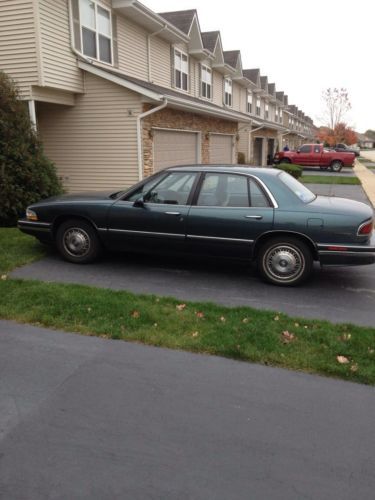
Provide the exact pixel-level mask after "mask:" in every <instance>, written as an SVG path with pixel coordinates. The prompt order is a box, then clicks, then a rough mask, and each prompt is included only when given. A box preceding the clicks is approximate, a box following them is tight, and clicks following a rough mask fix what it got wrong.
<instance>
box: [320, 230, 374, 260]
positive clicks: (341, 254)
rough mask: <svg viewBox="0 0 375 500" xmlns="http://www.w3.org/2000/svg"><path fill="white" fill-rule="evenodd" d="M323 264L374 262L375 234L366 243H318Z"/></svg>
mask: <svg viewBox="0 0 375 500" xmlns="http://www.w3.org/2000/svg"><path fill="white" fill-rule="evenodd" d="M318 255H319V260H320V263H321V264H322V265H324V266H362V265H366V264H374V263H375V234H373V236H372V238H371V240H370V242H369V243H368V244H366V245H342V244H339V245H337V244H336V245H335V244H318Z"/></svg>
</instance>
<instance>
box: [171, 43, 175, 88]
mask: <svg viewBox="0 0 375 500" xmlns="http://www.w3.org/2000/svg"><path fill="white" fill-rule="evenodd" d="M171 86H172V87H174V86H175V77H174V47H173V46H172V47H171Z"/></svg>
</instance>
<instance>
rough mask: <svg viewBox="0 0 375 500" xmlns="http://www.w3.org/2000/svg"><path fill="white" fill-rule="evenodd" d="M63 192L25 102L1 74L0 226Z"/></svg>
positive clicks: (11, 83) (6, 77)
mask: <svg viewBox="0 0 375 500" xmlns="http://www.w3.org/2000/svg"><path fill="white" fill-rule="evenodd" d="M61 191H62V188H61V184H60V181H59V180H58V178H57V175H56V170H55V167H54V165H53V164H52V163H51V162H50V161H49V160H48V159H47V158H46V156H45V155H44V153H43V148H42V144H41V142H40V141H39V140H38V137H37V135H36V134H35V132H34V130H33V128H32V125H31V122H30V117H29V113H28V109H27V104H26V102H25V101H22V100H20V97H19V94H18V91H17V89H16V87H15V85H14V83H13V82H12V81H11V80H10V78H9V77H8V76H7V75H5V73H3V72H1V71H0V226H11V225H14V224H15V223H16V221H17V219H18V217H19V216H20V215H22V214H23V213H24V211H25V209H26V207H27V205H29V204H30V203H33V202H35V201H37V200H40V199H41V198H47V197H48V196H52V195H55V194H58V193H60V192H61Z"/></svg>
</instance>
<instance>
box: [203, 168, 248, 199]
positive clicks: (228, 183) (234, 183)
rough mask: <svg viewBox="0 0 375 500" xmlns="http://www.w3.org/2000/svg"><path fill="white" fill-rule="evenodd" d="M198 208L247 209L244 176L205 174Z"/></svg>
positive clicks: (246, 186)
mask: <svg viewBox="0 0 375 500" xmlns="http://www.w3.org/2000/svg"><path fill="white" fill-rule="evenodd" d="M197 205H198V206H215V207H248V206H249V188H248V179H247V177H246V176H244V175H235V174H224V173H223V174H217V173H212V174H210V173H207V174H205V176H204V180H203V184H202V186H201V189H200V192H199V196H198V200H197Z"/></svg>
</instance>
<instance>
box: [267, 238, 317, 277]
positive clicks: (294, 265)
mask: <svg viewBox="0 0 375 500" xmlns="http://www.w3.org/2000/svg"><path fill="white" fill-rule="evenodd" d="M312 267H313V257H312V255H311V251H310V249H309V248H308V246H307V245H306V244H305V243H304V242H303V241H300V240H298V239H297V238H292V237H288V236H285V237H278V238H273V239H272V240H269V241H267V242H266V243H265V244H264V245H263V246H262V247H261V249H260V251H259V255H258V268H259V272H260V274H261V276H262V278H263V279H264V280H265V281H267V282H269V283H272V284H274V285H280V286H295V285H299V284H300V283H302V282H303V281H305V280H306V279H307V278H308V277H309V276H310V274H311V272H312Z"/></svg>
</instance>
